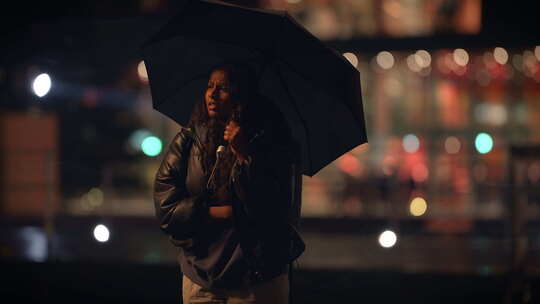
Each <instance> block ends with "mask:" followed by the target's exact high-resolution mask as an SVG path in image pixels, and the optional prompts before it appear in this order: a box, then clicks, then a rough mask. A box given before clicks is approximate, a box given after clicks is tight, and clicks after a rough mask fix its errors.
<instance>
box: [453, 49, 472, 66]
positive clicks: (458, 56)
mask: <svg viewBox="0 0 540 304" xmlns="http://www.w3.org/2000/svg"><path fill="white" fill-rule="evenodd" d="M453 55H454V61H455V62H456V64H457V65H459V66H466V65H467V63H469V53H467V51H465V50H464V49H455V50H454V53H453Z"/></svg>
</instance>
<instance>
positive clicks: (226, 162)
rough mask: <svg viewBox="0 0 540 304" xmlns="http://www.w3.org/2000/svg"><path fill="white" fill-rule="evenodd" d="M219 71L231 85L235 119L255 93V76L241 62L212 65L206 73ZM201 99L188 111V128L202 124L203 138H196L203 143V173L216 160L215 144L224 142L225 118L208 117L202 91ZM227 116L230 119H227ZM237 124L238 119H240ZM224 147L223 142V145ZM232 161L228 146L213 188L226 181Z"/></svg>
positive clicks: (209, 169)
mask: <svg viewBox="0 0 540 304" xmlns="http://www.w3.org/2000/svg"><path fill="white" fill-rule="evenodd" d="M216 70H221V71H224V72H225V73H227V76H228V78H229V84H230V87H231V101H233V102H234V103H235V105H234V110H233V113H234V115H232V116H234V117H231V118H233V119H235V120H238V119H240V117H241V116H242V115H241V114H239V113H241V112H242V108H244V107H245V105H246V104H247V103H249V102H252V101H250V100H251V99H253V98H254V96H255V95H256V92H257V83H256V77H255V73H254V71H253V69H252V68H251V67H249V66H248V65H245V64H234V63H226V64H220V65H218V66H215V67H214V68H212V69H211V70H210V73H209V76H210V74H211V73H212V72H213V71H216ZM202 95H203V96H201V99H200V100H199V101H197V102H196V104H195V107H194V109H193V112H192V114H191V118H190V121H189V123H188V127H189V128H192V129H197V128H198V127H203V128H206V129H207V132H206V137H205V138H200V140H201V141H202V145H203V150H202V151H201V152H202V153H201V154H202V155H201V158H202V159H201V160H202V166H203V170H204V171H205V173H206V174H207V175H208V174H210V172H211V170H212V167H213V166H214V163H215V160H216V155H215V154H216V149H217V147H218V146H219V145H225V143H224V140H223V131H224V128H225V125H226V123H227V122H226V121H220V120H219V119H217V118H210V117H209V116H208V112H207V110H206V103H205V100H204V91H203V94H202ZM229 119H230V118H229ZM240 123H241V122H240ZM241 126H242V128H246V129H248V126H247V125H244V124H242V123H241ZM225 146H226V145H225ZM233 163H234V157H233V155H232V152H231V151H230V149H228V148H227V149H226V151H225V155H224V158H223V160H222V161H221V162H220V167H219V168H218V169H217V170H216V175H215V183H214V188H215V189H217V188H219V187H221V186H223V185H226V184H227V182H228V177H229V174H230V170H231V168H232V165H233Z"/></svg>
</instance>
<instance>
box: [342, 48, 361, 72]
mask: <svg viewBox="0 0 540 304" xmlns="http://www.w3.org/2000/svg"><path fill="white" fill-rule="evenodd" d="M343 57H345V58H347V60H348V61H349V62H350V63H351V64H352V65H353V67H355V68H356V67H357V66H358V57H356V55H355V54H353V53H350V52H347V53H344V54H343Z"/></svg>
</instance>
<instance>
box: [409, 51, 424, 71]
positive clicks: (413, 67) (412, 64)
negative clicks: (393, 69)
mask: <svg viewBox="0 0 540 304" xmlns="http://www.w3.org/2000/svg"><path fill="white" fill-rule="evenodd" d="M406 62H407V66H408V67H409V69H410V70H411V71H413V72H420V70H422V67H421V66H419V65H418V63H417V62H416V54H412V55H409V56H407V59H406Z"/></svg>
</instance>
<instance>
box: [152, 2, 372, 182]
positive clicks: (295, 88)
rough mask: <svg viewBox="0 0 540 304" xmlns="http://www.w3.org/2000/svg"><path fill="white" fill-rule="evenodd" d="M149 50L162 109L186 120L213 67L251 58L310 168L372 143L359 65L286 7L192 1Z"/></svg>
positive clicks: (156, 101)
mask: <svg viewBox="0 0 540 304" xmlns="http://www.w3.org/2000/svg"><path fill="white" fill-rule="evenodd" d="M142 52H143V59H144V61H145V64H146V68H147V71H148V76H149V80H150V88H151V92H152V99H153V105H154V107H155V109H157V110H158V111H160V112H162V113H164V114H165V115H167V116H169V117H170V118H172V119H173V120H175V121H176V122H178V123H179V124H181V125H185V124H186V123H187V121H188V120H189V116H190V114H191V111H192V108H193V106H194V104H195V102H196V101H197V100H201V99H202V97H203V92H204V89H205V87H206V84H207V81H208V76H209V73H210V71H211V69H212V67H214V66H216V65H219V64H222V63H225V62H244V63H249V64H251V65H252V67H253V69H254V70H255V71H256V73H257V79H258V85H259V87H258V91H259V93H260V94H261V95H263V96H264V97H266V98H268V99H269V100H271V101H273V102H274V103H275V104H276V105H277V106H278V108H279V109H280V110H281V111H282V113H283V114H284V116H285V118H286V119H287V122H288V123H289V125H290V127H291V130H292V135H293V137H294V138H295V140H296V141H297V142H298V143H300V146H301V155H302V172H303V173H304V174H306V175H309V176H313V175H314V174H315V173H317V172H318V171H319V170H320V169H322V168H323V167H324V166H326V165H327V164H329V163H330V162H332V161H333V160H335V159H336V158H338V157H339V156H341V155H342V154H344V153H345V152H347V151H349V150H350V149H352V148H354V147H356V146H358V145H360V144H362V143H365V142H367V136H366V130H365V122H364V114H363V110H362V97H361V90H360V75H359V73H358V71H357V70H356V68H354V67H353V66H352V65H351V64H350V63H349V62H348V61H347V60H346V59H345V58H344V57H343V56H342V55H341V54H339V53H337V52H335V51H334V50H332V49H330V48H329V47H327V46H326V45H325V44H324V43H322V42H321V41H320V40H318V39H317V38H316V37H314V36H313V35H311V34H310V33H309V32H307V31H306V30H305V29H304V28H303V27H302V26H301V25H299V24H298V23H296V22H295V21H294V19H293V18H292V17H290V16H289V15H288V14H287V13H286V12H280V11H269V10H261V9H251V8H245V7H241V6H236V5H231V4H226V3H222V2H218V1H198V0H192V1H186V2H185V4H184V6H183V8H182V9H181V10H180V12H179V13H178V15H177V16H175V17H173V18H172V19H171V20H170V22H169V23H168V24H166V25H165V26H164V27H163V28H162V29H161V30H160V31H158V32H157V34H156V35H155V36H154V37H152V38H151V39H150V40H149V41H147V42H146V43H145V44H144V46H143V49H142Z"/></svg>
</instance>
